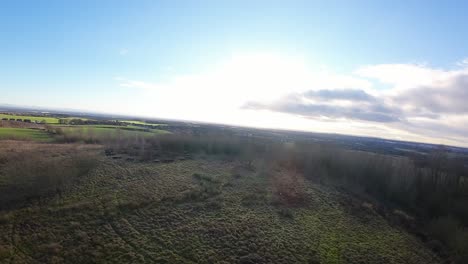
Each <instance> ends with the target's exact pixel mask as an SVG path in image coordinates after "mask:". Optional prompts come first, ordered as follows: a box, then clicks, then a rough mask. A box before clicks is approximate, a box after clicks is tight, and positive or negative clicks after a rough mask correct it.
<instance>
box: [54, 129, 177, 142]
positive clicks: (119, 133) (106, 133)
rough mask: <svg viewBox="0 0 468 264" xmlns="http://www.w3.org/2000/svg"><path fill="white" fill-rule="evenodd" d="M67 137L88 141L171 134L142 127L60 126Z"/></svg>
mask: <svg viewBox="0 0 468 264" xmlns="http://www.w3.org/2000/svg"><path fill="white" fill-rule="evenodd" d="M60 128H61V129H62V131H63V132H64V134H65V135H66V136H69V137H80V138H87V139H96V140H101V139H113V138H118V137H123V138H133V137H141V136H142V137H151V136H154V135H158V134H166V133H169V132H167V131H164V130H160V129H150V130H143V129H142V128H140V127H120V126H111V125H83V126H60Z"/></svg>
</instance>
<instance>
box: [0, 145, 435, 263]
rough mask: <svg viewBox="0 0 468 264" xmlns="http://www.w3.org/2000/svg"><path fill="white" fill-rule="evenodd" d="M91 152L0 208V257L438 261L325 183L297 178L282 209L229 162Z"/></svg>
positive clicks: (260, 181) (259, 182) (258, 180)
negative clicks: (74, 172) (290, 203)
mask: <svg viewBox="0 0 468 264" xmlns="http://www.w3.org/2000/svg"><path fill="white" fill-rule="evenodd" d="M42 147H43V146H42ZM65 147H66V145H65V146H64V147H61V148H65ZM45 149H52V147H50V148H45ZM69 151H70V153H76V152H79V151H80V150H79V149H74V150H73V151H72V150H69ZM54 153H56V154H57V155H58V157H60V156H61V155H64V154H61V153H63V151H59V150H57V151H54ZM57 155H55V156H57ZM51 157H54V156H51ZM97 159H98V161H99V165H98V167H96V168H95V169H93V170H92V171H91V172H90V173H88V174H87V175H86V176H83V177H80V178H79V182H78V183H77V184H74V185H73V186H72V187H71V188H70V189H67V190H66V191H64V192H63V193H62V194H61V195H60V196H54V197H50V198H48V199H43V200H41V202H40V203H35V204H32V205H30V206H28V207H24V208H19V209H15V210H10V211H3V212H0V263H438V262H439V260H438V259H437V258H436V257H435V256H434V255H433V253H432V252H430V251H429V250H428V249H427V248H425V247H424V245H422V244H421V243H420V242H419V241H418V240H417V239H416V238H415V237H413V236H411V235H409V234H408V233H406V232H405V231H403V230H402V229H400V228H399V227H396V226H392V225H390V224H389V223H388V222H387V221H386V220H385V219H384V218H382V217H381V216H380V215H379V214H377V213H376V212H375V211H374V210H373V209H372V207H371V206H365V207H362V206H361V204H360V203H353V202H351V201H353V198H352V197H350V196H347V195H346V194H344V193H342V192H340V191H338V190H336V189H334V188H331V187H326V186H323V185H319V184H314V183H310V182H306V183H304V184H306V185H307V186H306V187H307V188H306V189H307V193H306V198H305V199H306V200H305V203H304V204H303V205H302V206H296V207H290V208H285V207H282V206H279V205H276V204H274V203H273V202H272V189H273V188H274V186H273V185H272V184H273V182H272V179H271V178H270V177H269V176H268V175H264V174H263V173H262V172H261V170H258V171H256V170H248V169H244V168H243V167H242V166H240V164H239V163H237V162H232V161H223V160H217V159H203V160H201V159H196V160H185V161H177V162H172V163H165V164H161V163H151V162H146V163H144V162H126V161H121V160H112V159H110V158H106V157H104V156H103V155H101V156H100V157H98V158H97ZM1 177H2V174H1V173H0V178H1ZM0 182H2V181H1V179H0ZM3 182H4V184H8V183H7V182H5V181H3Z"/></svg>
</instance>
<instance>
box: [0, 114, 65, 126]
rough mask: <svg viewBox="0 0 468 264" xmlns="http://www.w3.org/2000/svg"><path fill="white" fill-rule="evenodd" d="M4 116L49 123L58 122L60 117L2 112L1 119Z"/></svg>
mask: <svg viewBox="0 0 468 264" xmlns="http://www.w3.org/2000/svg"><path fill="white" fill-rule="evenodd" d="M3 118H8V119H10V118H14V119H22V120H24V119H29V120H31V121H32V122H34V121H37V122H43V121H44V122H45V123H47V124H58V122H59V119H58V118H56V117H49V116H32V115H9V114H0V119H3Z"/></svg>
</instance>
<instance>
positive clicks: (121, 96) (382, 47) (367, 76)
mask: <svg viewBox="0 0 468 264" xmlns="http://www.w3.org/2000/svg"><path fill="white" fill-rule="evenodd" d="M466 7H468V5H466V4H464V3H463V4H462V3H458V2H456V1H453V2H449V1H447V2H443V3H427V2H425V1H411V2H408V1H401V2H396V3H395V2H392V3H376V2H373V1H352V2H351V1H327V2H318V1H317V2H315V1H314V2H312V1H290V2H288V3H286V2H281V1H279V2H272V1H254V2H252V1H238V2H236V3H224V2H219V1H181V2H178V3H174V2H171V1H138V2H130V1H99V2H95V1H77V2H75V3H62V2H60V1H48V2H47V3H45V2H44V3H39V2H32V1H15V2H10V3H6V2H5V3H2V8H1V9H0V15H1V16H0V31H1V32H2V34H1V35H0V58H2V63H0V77H1V79H2V80H1V81H2V82H1V83H0V87H1V88H0V92H1V99H0V103H5V104H12V105H19V106H28V105H30V106H40V107H45V108H47V107H49V108H68V109H77V110H83V111H85V110H86V111H91V112H93V111H95V112H103V113H114V114H122V115H132V116H142V117H154V118H167V119H181V120H193V121H201V122H212V123H223V124H229V125H241V126H250V127H258V128H276V129H289V130H300V131H311V132H326V133H338V134H350V135H361V136H372V137H380V138H389V139H398V140H407V141H419V142H428V143H434V144H447V145H456V146H465V147H467V146H468V140H467V139H468V136H467V135H468V104H467V103H466V102H468V54H467V51H466V47H467V44H468V37H467V36H468V34H466V33H468V32H467V31H468V30H467V29H466V28H465V27H464V25H465V24H466V22H468V18H466V16H465V12H464V11H465V10H466Z"/></svg>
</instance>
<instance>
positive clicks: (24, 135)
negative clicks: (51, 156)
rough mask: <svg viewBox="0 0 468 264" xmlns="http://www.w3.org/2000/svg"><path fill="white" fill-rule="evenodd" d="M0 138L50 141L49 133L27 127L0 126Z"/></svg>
mask: <svg viewBox="0 0 468 264" xmlns="http://www.w3.org/2000/svg"><path fill="white" fill-rule="evenodd" d="M0 139H15V140H34V141H51V137H50V136H49V134H48V133H47V132H45V131H42V130H37V129H28V128H5V127H1V128H0Z"/></svg>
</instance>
